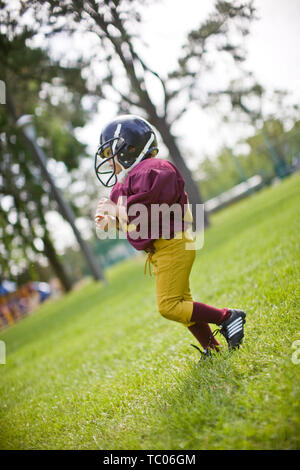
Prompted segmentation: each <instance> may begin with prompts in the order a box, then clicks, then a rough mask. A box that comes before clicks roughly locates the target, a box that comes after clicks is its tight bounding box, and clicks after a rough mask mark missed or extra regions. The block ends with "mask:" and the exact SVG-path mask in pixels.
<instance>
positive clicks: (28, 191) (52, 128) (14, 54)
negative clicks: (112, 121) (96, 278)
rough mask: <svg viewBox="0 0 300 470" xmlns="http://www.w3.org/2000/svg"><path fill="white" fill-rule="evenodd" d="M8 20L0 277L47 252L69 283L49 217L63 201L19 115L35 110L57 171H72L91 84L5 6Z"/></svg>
mask: <svg viewBox="0 0 300 470" xmlns="http://www.w3.org/2000/svg"><path fill="white" fill-rule="evenodd" d="M3 8H4V7H3ZM1 20H2V24H1V27H2V29H1V34H0V64H1V77H0V79H1V80H3V81H4V82H5V84H6V94H7V96H6V98H7V102H9V104H10V106H8V105H7V106H5V105H1V107H0V125H1V135H0V137H1V139H0V153H1V158H0V196H1V202H0V235H1V237H0V238H1V245H0V257H1V276H2V277H4V276H7V277H8V276H10V277H15V278H16V277H17V276H18V275H19V274H20V273H21V272H22V271H23V270H24V269H28V266H30V265H31V263H34V262H35V261H36V260H37V259H39V260H40V259H43V258H45V256H46V257H47V258H48V259H49V261H50V263H51V265H52V268H54V270H55V272H56V274H57V275H58V276H59V277H60V278H61V280H62V282H63V284H64V286H65V288H69V287H70V283H69V282H68V277H67V275H66V273H65V272H64V268H63V266H62V265H61V263H60V260H59V258H58V256H57V255H56V251H55V248H54V246H53V243H52V240H51V236H50V232H49V229H48V227H47V223H46V214H47V212H48V211H49V210H57V206H56V204H55V203H54V202H53V200H52V197H51V192H50V189H49V187H48V185H47V183H46V182H44V181H43V179H42V177H41V173H40V169H39V168H37V167H36V165H35V163H34V161H33V160H32V156H31V155H30V153H29V152H28V149H27V147H26V146H25V145H24V142H23V140H22V138H21V135H20V131H19V130H18V129H17V128H16V126H15V122H14V120H15V119H16V118H17V117H18V116H20V115H23V114H32V115H33V116H34V118H35V127H36V129H37V136H40V137H39V138H38V142H39V145H41V146H42V147H43V149H44V150H45V151H46V153H47V155H48V156H49V164H50V165H51V166H52V168H53V173H54V174H55V173H57V174H58V175H59V174H63V176H64V177H66V175H67V174H68V172H69V171H70V170H72V169H74V168H76V167H78V164H79V160H80V157H81V156H82V155H84V154H85V145H83V144H82V143H80V142H79V141H78V140H77V139H76V137H75V134H74V129H75V128H76V127H78V126H83V125H84V124H85V122H86V119H87V114H86V112H84V111H83V109H82V106H81V98H82V95H84V94H86V93H87V89H86V86H85V82H84V80H83V79H82V77H81V74H80V69H79V70H78V69H76V68H67V67H62V66H61V65H60V64H58V63H57V62H55V61H54V60H53V59H50V57H49V56H48V54H47V53H46V51H44V50H42V49H41V48H32V47H29V46H28V41H29V40H31V39H32V37H33V35H34V32H33V31H32V30H30V29H29V28H27V27H24V28H23V29H22V30H20V27H19V24H18V22H17V21H15V20H14V19H11V17H10V14H9V10H5V9H2V10H1ZM2 30H4V31H2ZM9 109H10V112H9Z"/></svg>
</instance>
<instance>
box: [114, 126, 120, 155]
mask: <svg viewBox="0 0 300 470" xmlns="http://www.w3.org/2000/svg"><path fill="white" fill-rule="evenodd" d="M121 127H122V124H120V123H119V124H118V125H117V128H116V130H115V133H114V138H115V139H116V138H117V137H119V135H120V133H121ZM117 143H118V141H117V139H116V140H114V141H113V144H112V152H113V154H114V153H115V150H116V145H117Z"/></svg>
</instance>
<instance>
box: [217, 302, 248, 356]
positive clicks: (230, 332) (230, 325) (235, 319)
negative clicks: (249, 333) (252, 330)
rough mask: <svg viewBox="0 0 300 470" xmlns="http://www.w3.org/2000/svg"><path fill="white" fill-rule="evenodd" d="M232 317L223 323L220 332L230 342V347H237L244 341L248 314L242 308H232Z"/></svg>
mask: <svg viewBox="0 0 300 470" xmlns="http://www.w3.org/2000/svg"><path fill="white" fill-rule="evenodd" d="M229 312H230V313H231V315H230V317H229V318H228V319H227V320H225V321H224V322H223V323H221V329H220V330H219V331H220V333H221V334H222V335H223V336H224V338H225V339H226V341H227V343H228V347H229V349H237V348H239V347H240V345H241V344H242V342H243V337H244V324H245V323H246V314H245V312H243V311H242V310H233V309H230V310H229Z"/></svg>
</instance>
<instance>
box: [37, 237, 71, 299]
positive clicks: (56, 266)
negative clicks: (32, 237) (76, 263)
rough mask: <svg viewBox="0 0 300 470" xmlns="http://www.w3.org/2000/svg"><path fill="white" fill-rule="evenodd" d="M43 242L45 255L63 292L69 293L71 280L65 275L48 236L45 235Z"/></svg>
mask: <svg viewBox="0 0 300 470" xmlns="http://www.w3.org/2000/svg"><path fill="white" fill-rule="evenodd" d="M43 242H44V247H45V255H46V256H47V258H48V260H49V262H50V264H51V266H52V268H53V270H54V272H55V274H56V275H57V277H58V279H59V280H60V282H61V284H62V286H63V288H64V290H65V291H66V292H69V291H70V290H72V280H71V278H70V276H69V275H68V274H67V272H66V270H65V268H64V266H63V264H62V263H61V262H60V261H59V258H58V256H57V253H56V251H55V249H54V246H53V244H52V241H51V240H50V238H49V235H48V234H47V233H46V234H45V235H44V237H43Z"/></svg>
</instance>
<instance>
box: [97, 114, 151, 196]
mask: <svg viewBox="0 0 300 470" xmlns="http://www.w3.org/2000/svg"><path fill="white" fill-rule="evenodd" d="M154 150H157V151H158V147H157V140H156V136H155V132H154V130H153V128H152V126H151V125H150V124H149V123H148V122H147V121H146V120H145V119H143V118H140V117H139V116H135V115H133V114H125V115H123V116H119V117H117V118H116V119H114V120H113V121H111V122H109V123H108V124H107V125H106V126H105V127H104V128H103V130H102V132H101V135H100V145H99V147H98V149H97V152H96V154H95V172H96V176H97V178H98V180H99V181H100V182H101V183H102V184H103V185H104V186H106V187H108V188H109V187H112V186H114V185H115V184H116V183H117V181H118V180H122V179H124V177H125V176H126V174H127V173H128V171H130V170H131V169H132V168H133V167H134V166H135V165H137V164H138V163H139V162H141V161H142V160H144V159H145V158H147V156H149V154H150V153H151V152H153V151H154ZM115 157H117V161H118V163H119V164H120V166H121V167H122V171H121V173H120V175H119V176H118V178H117V174H116V163H115ZM111 161H112V164H113V167H111Z"/></svg>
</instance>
